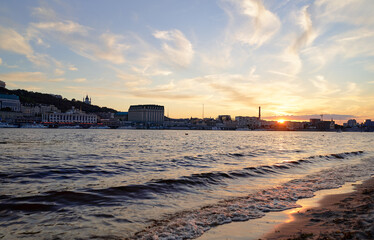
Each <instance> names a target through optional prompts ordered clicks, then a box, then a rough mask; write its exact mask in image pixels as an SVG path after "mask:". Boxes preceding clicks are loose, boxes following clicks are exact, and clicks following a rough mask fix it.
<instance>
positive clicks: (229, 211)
mask: <svg viewBox="0 0 374 240" xmlns="http://www.w3.org/2000/svg"><path fill="white" fill-rule="evenodd" d="M349 154H350V153H349ZM352 154H357V152H356V153H352ZM340 156H342V155H339V156H338V158H340ZM330 157H333V158H335V156H330ZM373 171H374V159H366V160H365V161H363V162H362V163H361V164H357V165H346V166H340V167H337V168H333V169H327V170H323V171H320V172H319V173H316V174H312V175H308V176H306V177H305V178H302V179H295V180H291V181H289V182H287V183H285V184H283V185H280V186H277V187H273V188H270V189H265V190H261V191H258V192H255V193H252V194H249V195H248V196H245V197H237V198H232V199H228V200H223V201H220V202H218V203H216V204H211V205H208V206H204V207H201V208H199V209H193V210H186V211H183V212H177V213H174V214H171V215H168V216H165V217H164V218H162V219H158V220H153V223H152V224H150V225H149V226H147V227H146V228H145V229H144V230H142V231H140V232H137V233H135V234H134V235H133V236H131V237H130V238H129V239H192V238H196V237H199V236H201V235H202V234H203V233H204V232H206V231H207V230H209V229H210V228H212V227H214V226H217V225H222V224H226V223H230V222H233V221H246V220H249V219H254V218H260V217H262V216H264V215H265V214H266V212H270V211H283V210H286V209H290V208H295V207H299V206H298V205H297V204H296V201H297V200H298V199H301V198H309V197H313V196H314V192H315V191H318V190H322V189H332V188H338V187H340V186H342V185H343V184H344V183H345V182H353V181H357V180H363V179H365V178H367V177H368V176H370V175H371V174H372V173H373Z"/></svg>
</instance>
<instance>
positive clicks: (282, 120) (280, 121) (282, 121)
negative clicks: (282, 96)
mask: <svg viewBox="0 0 374 240" xmlns="http://www.w3.org/2000/svg"><path fill="white" fill-rule="evenodd" d="M285 121H286V120H284V119H279V120H277V122H278V123H280V124H283V123H284V122H285Z"/></svg>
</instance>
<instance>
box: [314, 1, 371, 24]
mask: <svg viewBox="0 0 374 240" xmlns="http://www.w3.org/2000/svg"><path fill="white" fill-rule="evenodd" d="M314 5H315V7H316V10H317V11H316V12H317V13H318V15H317V19H319V20H320V21H321V22H324V23H325V24H332V23H348V24H351V25H352V24H353V25H367V24H374V16H373V14H372V9H373V8H374V2H373V1H371V0H345V1H340V0H317V1H316V2H315V3H314Z"/></svg>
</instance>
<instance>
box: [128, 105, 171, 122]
mask: <svg viewBox="0 0 374 240" xmlns="http://www.w3.org/2000/svg"><path fill="white" fill-rule="evenodd" d="M128 120H129V121H131V122H142V123H163V122H164V106H160V105H151V104H150V105H131V106H130V108H129V112H128Z"/></svg>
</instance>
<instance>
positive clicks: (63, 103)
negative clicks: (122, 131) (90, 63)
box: [0, 88, 117, 113]
mask: <svg viewBox="0 0 374 240" xmlns="http://www.w3.org/2000/svg"><path fill="white" fill-rule="evenodd" d="M0 93H2V94H14V95H17V96H19V99H20V101H21V103H22V104H47V105H50V104H52V105H55V106H56V107H57V108H58V109H60V110H61V111H62V112H66V111H67V110H69V109H71V108H72V107H73V106H74V107H75V108H76V109H82V111H85V112H87V113H97V112H113V113H116V112H117V111H116V110H114V109H111V108H107V107H99V106H96V105H90V104H86V103H84V102H82V101H78V100H74V99H72V100H68V99H66V98H63V99H61V98H58V97H56V96H53V95H51V94H46V93H38V92H30V91H26V90H22V89H17V90H9V89H6V88H0Z"/></svg>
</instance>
